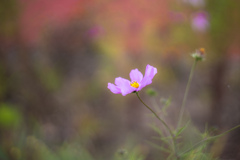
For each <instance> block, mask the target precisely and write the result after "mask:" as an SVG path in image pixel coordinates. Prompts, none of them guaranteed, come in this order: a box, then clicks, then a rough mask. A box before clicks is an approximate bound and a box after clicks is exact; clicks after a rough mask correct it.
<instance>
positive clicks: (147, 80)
mask: <svg viewBox="0 0 240 160" xmlns="http://www.w3.org/2000/svg"><path fill="white" fill-rule="evenodd" d="M156 73H157V68H155V67H153V66H150V65H149V64H148V65H147V67H146V70H145V75H144V78H143V80H142V82H141V86H140V87H139V88H140V89H142V88H143V87H145V86H146V85H149V84H151V83H152V79H153V77H154V76H155V74H156ZM140 89H139V90H140Z"/></svg>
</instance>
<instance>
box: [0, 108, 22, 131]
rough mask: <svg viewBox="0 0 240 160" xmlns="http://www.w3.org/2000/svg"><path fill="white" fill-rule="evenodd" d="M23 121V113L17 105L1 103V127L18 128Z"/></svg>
mask: <svg viewBox="0 0 240 160" xmlns="http://www.w3.org/2000/svg"><path fill="white" fill-rule="evenodd" d="M21 122H22V116H21V113H20V112H19V111H18V110H17V109H16V107H15V106H13V105H10V104H6V103H2V104H0V128H4V129H5V128H16V127H18V126H19V125H20V124H21Z"/></svg>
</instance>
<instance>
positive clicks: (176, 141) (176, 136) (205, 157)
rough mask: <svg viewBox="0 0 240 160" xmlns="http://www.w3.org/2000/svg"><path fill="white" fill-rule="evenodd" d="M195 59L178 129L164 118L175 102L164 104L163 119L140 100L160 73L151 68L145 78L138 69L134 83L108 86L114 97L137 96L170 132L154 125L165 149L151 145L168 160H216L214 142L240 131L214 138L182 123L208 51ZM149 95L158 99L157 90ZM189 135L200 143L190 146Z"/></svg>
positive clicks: (120, 81) (123, 81) (117, 81)
mask: <svg viewBox="0 0 240 160" xmlns="http://www.w3.org/2000/svg"><path fill="white" fill-rule="evenodd" d="M192 57H193V58H194V63H193V66H192V69H191V72H190V75H189V79H188V83H187V86H186V89H185V92H184V97H183V101H182V105H181V108H180V113H179V119H178V122H177V127H176V128H172V127H170V126H169V125H168V124H167V122H166V121H165V118H164V117H165V116H168V114H167V112H166V109H167V108H168V106H169V105H170V103H171V99H168V100H165V101H164V107H163V108H162V113H164V114H162V115H161V116H159V114H157V112H156V111H154V110H153V109H152V108H151V107H149V106H148V105H147V104H146V103H145V102H144V101H143V100H142V99H141V98H140V96H139V91H140V90H141V89H142V88H143V87H145V86H146V85H149V84H151V83H152V79H153V77H154V76H155V74H156V73H157V69H156V68H154V67H152V66H150V65H147V67H146V71H145V76H144V77H143V75H142V73H141V72H139V71H138V69H134V70H132V71H131V72H130V78H131V82H130V81H129V80H126V79H124V78H121V77H118V78H116V79H115V84H116V85H114V84H112V83H108V88H109V89H110V91H111V92H113V93H114V94H120V93H121V94H122V95H123V96H125V95H127V94H130V93H135V94H136V95H137V97H138V99H139V100H140V101H141V103H142V104H143V105H144V106H145V107H147V108H148V109H149V110H150V111H151V112H152V113H153V115H154V116H155V117H156V118H157V119H158V120H159V121H160V122H161V123H162V124H163V126H164V128H165V129H166V131H167V134H166V132H164V130H163V129H162V128H161V129H160V128H159V127H157V126H156V125H151V127H152V129H153V130H154V131H156V132H157V133H158V135H159V137H154V138H155V139H157V140H160V141H161V146H159V145H158V144H155V143H152V142H150V144H151V145H153V146H154V147H156V148H158V149H160V150H161V151H162V152H163V153H165V154H167V159H176V160H180V159H189V160H190V159H202V160H210V159H214V157H213V156H212V155H211V154H210V153H209V152H208V151H207V146H208V143H209V142H213V141H214V140H216V139H217V138H219V137H221V136H223V135H225V134H227V133H229V132H231V131H233V130H234V129H236V128H238V127H240V125H237V126H235V127H233V128H231V129H230V130H227V131H225V132H223V133H221V134H219V135H214V136H212V135H211V134H210V133H209V131H208V130H206V131H205V132H203V133H201V132H200V131H199V130H198V129H196V127H195V126H194V125H190V120H188V121H187V122H186V121H184V123H182V122H183V115H184V112H185V103H186V100H187V97H188V92H189V89H190V85H191V81H192V78H193V74H194V70H195V68H196V65H197V62H199V61H202V60H204V59H205V49H204V48H200V49H197V50H196V52H194V53H193V54H192ZM147 93H148V94H149V95H151V96H155V95H156V93H155V91H154V90H147ZM188 134H190V135H193V136H194V139H195V140H197V141H194V142H191V141H190V142H189V138H188V137H187V136H186V135H188ZM123 155H124V154H123Z"/></svg>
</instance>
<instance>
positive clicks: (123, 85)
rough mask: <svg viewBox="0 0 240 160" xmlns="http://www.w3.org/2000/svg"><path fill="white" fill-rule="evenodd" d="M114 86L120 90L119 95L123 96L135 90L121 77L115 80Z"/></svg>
mask: <svg viewBox="0 0 240 160" xmlns="http://www.w3.org/2000/svg"><path fill="white" fill-rule="evenodd" d="M115 84H116V85H117V86H118V88H120V89H121V93H122V95H123V96H126V95H127V94H129V93H132V92H133V91H135V90H136V88H133V87H131V86H130V81H129V80H127V79H124V78H121V77H118V78H116V79H115Z"/></svg>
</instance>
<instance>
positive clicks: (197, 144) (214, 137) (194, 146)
mask: <svg viewBox="0 0 240 160" xmlns="http://www.w3.org/2000/svg"><path fill="white" fill-rule="evenodd" d="M238 127H240V125H238V126H235V127H233V128H231V129H229V130H227V131H225V132H223V133H221V134H219V135H216V136H213V137H209V138H206V139H203V140H201V141H199V142H197V143H196V144H194V145H193V146H192V147H191V148H189V149H187V150H186V151H184V152H182V153H181V154H180V156H181V155H183V154H185V153H187V152H190V151H191V150H193V149H194V148H196V147H198V146H199V145H200V144H201V143H203V142H207V141H211V140H214V139H216V138H218V137H221V136H223V135H225V134H227V133H229V132H231V131H233V130H234V129H237V128H238Z"/></svg>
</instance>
